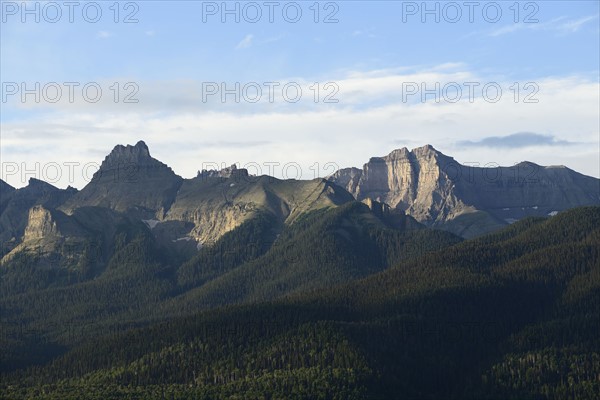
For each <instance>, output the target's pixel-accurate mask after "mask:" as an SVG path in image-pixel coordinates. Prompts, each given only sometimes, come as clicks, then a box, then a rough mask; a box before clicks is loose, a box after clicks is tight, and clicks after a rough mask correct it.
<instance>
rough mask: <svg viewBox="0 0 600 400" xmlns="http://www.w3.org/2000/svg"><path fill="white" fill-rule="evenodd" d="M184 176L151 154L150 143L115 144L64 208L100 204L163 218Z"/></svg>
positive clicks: (69, 209) (123, 210)
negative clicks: (148, 144)
mask: <svg viewBox="0 0 600 400" xmlns="http://www.w3.org/2000/svg"><path fill="white" fill-rule="evenodd" d="M182 183H183V179H182V178H181V177H180V176H178V175H176V174H175V173H174V172H173V170H172V169H171V168H169V167H168V166H167V165H165V164H163V163H161V162H160V161H158V160H156V159H154V158H152V157H151V156H150V151H149V150H148V146H146V143H144V142H143V141H139V142H138V143H137V144H136V145H135V146H130V145H127V146H121V145H118V146H116V147H115V148H114V149H113V150H112V151H111V152H110V154H109V155H108V156H106V158H105V159H104V161H103V162H102V164H101V165H100V168H99V169H98V171H96V173H95V174H94V176H93V177H92V180H91V181H90V182H89V183H88V184H87V185H86V186H85V187H84V188H83V189H82V190H81V191H80V192H79V193H77V195H76V196H74V197H73V198H72V199H70V200H69V201H67V202H66V203H65V204H64V205H62V207H61V209H63V210H64V211H65V212H67V213H70V212H72V211H73V210H74V209H76V208H78V207H85V206H100V207H106V208H110V209H112V210H115V211H121V212H128V213H133V214H135V215H137V216H139V217H141V218H155V217H157V216H158V218H162V217H163V216H164V214H165V213H166V212H167V210H168V209H169V207H170V205H171V204H172V203H173V201H174V200H175V196H176V194H177V190H178V189H179V187H180V186H181V184H182Z"/></svg>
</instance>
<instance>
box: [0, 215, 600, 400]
mask: <svg viewBox="0 0 600 400" xmlns="http://www.w3.org/2000/svg"><path fill="white" fill-rule="evenodd" d="M336 212H337V213H339V214H336V213H333V214H331V216H330V217H331V219H328V218H323V217H321V216H318V217H317V220H318V221H320V222H322V223H323V224H325V226H320V227H319V225H318V224H316V225H312V226H314V227H315V229H317V228H316V227H318V229H319V230H323V229H324V231H325V232H327V231H328V227H329V229H333V231H338V230H340V229H342V228H341V227H343V229H342V230H343V232H344V233H341V231H340V234H341V236H335V235H334V237H337V238H338V239H337V240H342V239H341V238H344V239H345V240H350V243H354V242H353V240H354V239H355V238H356V237H360V235H365V233H362V234H361V233H359V232H354V231H353V227H352V226H351V224H348V223H346V222H344V221H345V219H349V220H353V219H354V220H355V219H356V218H357V216H356V213H357V214H358V216H360V215H361V212H362V211H361V207H359V206H348V209H347V210H345V212H346V214H344V211H342V210H337V211H336ZM353 213H355V214H353ZM353 215H355V216H353ZM367 217H368V218H371V217H372V216H370V215H369V214H367ZM339 218H341V219H339ZM307 221H308V219H307ZM328 224H331V225H328ZM374 225H375V226H377V225H379V224H378V223H375V224H374ZM261 226H262V227H267V226H268V223H267V221H263V222H262V223H258V224H257V225H256V228H253V229H257V230H259V231H262V232H268V229H262V228H260V227H261ZM365 226H368V224H366V225H365ZM294 229H298V230H300V231H302V230H303V229H310V228H309V227H305V226H303V225H302V224H299V225H298V226H297V227H296V228H294ZM381 232H384V230H381ZM416 232H418V234H420V235H421V234H422V233H421V232H422V231H421V230H419V231H416ZM355 234H356V235H359V236H353V235H355ZM366 235H367V236H368V237H371V238H373V242H372V243H375V244H377V243H380V244H381V243H384V242H385V243H388V244H387V245H389V243H390V240H391V239H390V238H389V237H387V238H386V239H385V240H382V239H378V235H380V234H377V233H375V234H373V233H370V231H369V230H368V229H367V230H366ZM400 235H401V234H400ZM266 236H268V235H266ZM294 236H296V237H302V235H301V233H299V232H296V233H295V235H294ZM282 237H283V238H285V233H281V235H280V238H282ZM324 237H325V239H324V240H323V242H324V243H325V245H324V246H323V248H327V245H326V243H327V239H326V238H327V235H326V234H325V236H324ZM391 237H393V235H392V236H391ZM306 240H309V239H308V238H307V239H306ZM301 243H302V241H300V242H299V246H300V245H301ZM392 243H394V242H393V241H392ZM397 243H403V242H402V241H401V240H399V241H398V242H397ZM598 243H600V208H598V207H587V208H579V209H574V210H571V211H567V212H564V213H561V214H559V215H557V216H555V217H552V218H548V219H525V220H522V221H520V222H517V223H515V224H513V225H511V226H510V227H508V228H506V229H504V230H503V231H500V232H497V233H494V234H491V235H489V236H484V237H481V238H479V239H474V240H470V241H466V242H462V243H457V244H454V245H453V246H451V247H446V248H444V249H441V250H438V251H433V252H424V253H420V254H419V251H416V252H414V253H411V256H410V257H409V256H406V257H402V256H400V257H398V258H396V259H394V258H391V259H387V258H385V260H386V261H385V262H384V263H383V264H381V265H382V266H381V267H379V268H380V269H381V270H382V272H379V273H375V274H371V275H368V276H366V277H365V278H363V279H360V280H351V281H347V282H346V283H344V282H343V281H341V282H338V284H337V285H335V286H329V287H325V288H320V289H319V288H318V287H314V290H310V291H302V292H300V291H294V290H292V291H290V292H288V293H286V294H285V296H284V297H279V298H278V299H275V298H274V299H273V300H270V301H268V302H259V303H250V304H246V305H231V306H227V307H224V308H216V309H212V310H207V311H201V312H199V313H196V314H189V315H187V316H181V317H174V318H167V319H163V320H162V321H157V322H156V323H150V324H149V325H146V326H140V327H138V328H133V329H129V330H125V329H124V327H121V328H117V326H116V325H112V328H111V331H110V332H104V334H103V335H102V336H95V335H91V336H87V337H86V338H85V339H84V340H80V341H79V342H77V343H78V344H75V345H74V347H73V348H71V349H70V350H67V351H66V353H64V354H62V355H60V353H61V351H60V349H57V350H56V354H57V357H55V358H53V359H52V360H51V361H49V363H47V364H45V365H38V366H32V367H29V368H25V369H21V370H14V369H13V370H12V371H6V372H5V373H4V375H3V376H2V395H3V398H7V399H8V398H40V399H76V398H97V399H105V398H129V399H153V398H154V399H163V398H165V399H171V398H175V399H190V398H201V399H202V398H205V399H218V398H256V399H262V398H273V399H274V398H292V399H319V398H321V399H382V398H409V399H430V398H445V399H453V398H454V399H465V398H480V399H595V398H598V396H599V395H600V340H599V336H598V332H599V331H600V315H599V314H598V312H597V310H598V306H599V305H600V304H599V303H600V300H599V299H600V262H599V259H600V249H599V246H598ZM313 244H314V243H311V245H313ZM142 245H143V241H142V242H139V241H138V240H137V239H136V240H134V241H132V242H131V243H130V244H129V246H134V247H136V246H137V247H139V246H142ZM361 246H362V244H361ZM385 246H386V245H383V246H382V245H375V246H374V247H373V248H372V249H373V250H372V251H373V253H369V254H370V255H373V254H376V251H375V250H376V249H380V250H381V249H385ZM137 247H136V248H137ZM274 247H275V246H272V247H271V249H273V248H274ZM350 247H357V246H350ZM392 247H394V248H396V249H398V248H402V246H401V245H400V247H398V244H396V245H395V246H392ZM300 248H301V247H300ZM317 248H318V247H317ZM366 248H367V249H368V248H369V247H368V246H367V247H366ZM129 250H130V251H128V252H127V254H128V255H131V257H134V256H135V252H134V251H131V250H132V249H131V248H130V249H129ZM421 250H425V249H421ZM319 252H320V251H319V250H315V251H314V252H313V254H312V255H311V256H310V257H311V260H312V259H314V258H313V257H317V255H318V254H319ZM402 253H403V254H406V251H403V252H402ZM382 254H390V252H389V251H388V252H384V253H382ZM276 255H277V251H276V248H275V250H268V251H266V252H262V250H261V249H260V248H256V250H252V251H250V252H248V253H246V255H245V256H243V257H245V258H246V259H247V260H249V261H248V263H245V264H244V265H245V266H243V268H242V271H243V270H244V269H245V268H255V267H249V266H248V265H254V264H253V262H255V261H256V260H259V259H261V258H264V260H265V262H264V263H261V265H268V260H269V259H270V258H269V257H275V256H276ZM322 257H323V258H322V260H323V261H327V260H328V258H327V255H326V253H324V254H323V255H322ZM386 257H387V256H386ZM317 259H318V258H317ZM253 260H254V261H253ZM357 260H358V261H361V260H362V259H361V258H357ZM382 260H383V259H382ZM140 261H141V260H138V261H137V262H138V263H140V265H139V271H140V272H142V271H153V269H152V265H153V264H152V262H150V260H145V262H140ZM205 263H206V262H205V261H202V260H201V258H197V259H194V260H192V261H190V264H189V265H188V266H187V267H186V268H187V269H188V270H189V271H195V270H196V269H197V268H199V265H204V264H205ZM386 263H391V264H392V265H393V266H391V267H389V268H387V269H385V265H386ZM232 264H234V263H232ZM358 264H359V263H357V265H358ZM302 265H303V264H302V263H300V266H302ZM325 266H326V265H325V264H323V267H325ZM338 268H340V269H339V270H338V271H344V270H346V271H353V270H354V269H353V268H350V269H345V268H344V265H341V266H339V267H338ZM235 270H236V268H233V269H229V268H226V269H225V271H224V273H223V274H221V275H220V276H221V279H223V278H224V277H225V276H227V274H230V273H232V272H233V271H235ZM182 271H183V270H182ZM227 271H229V272H227ZM154 273H155V274H157V275H158V276H163V275H164V276H165V278H164V281H165V282H171V284H172V285H175V283H174V282H176V280H177V279H180V280H182V282H196V283H198V282H201V280H202V278H201V277H202V276H203V275H202V274H193V273H192V274H188V275H184V274H183V272H182V275H180V276H179V277H177V275H171V278H169V274H168V273H166V272H164V271H160V270H159V271H154ZM161 274H162V275H161ZM210 274H217V273H212V272H211V273H210ZM210 274H209V275H210ZM365 275H367V274H365ZM114 276H118V274H117V272H116V271H115V275H114ZM184 276H191V277H192V278H191V280H188V281H186V280H185V278H184ZM211 276H212V275H211ZM352 276H353V277H356V275H352ZM236 281H237V280H236V279H234V278H231V280H230V279H229V278H228V279H226V280H224V281H223V282H236ZM242 281H244V280H243V279H241V280H240V281H237V282H242ZM307 281H310V279H307ZM290 282H295V280H294V279H291V280H290ZM332 282H333V281H332ZM228 284H230V285H234V284H233V283H228ZM165 285H166V286H168V285H167V284H165ZM192 285H193V284H192ZM237 285H238V284H237V283H236V284H235V285H234V286H231V287H235V288H238V287H239V286H237ZM173 287H174V286H171V288H170V290H171V291H172V290H173ZM246 287H250V288H252V287H253V284H252V283H250V284H248V285H247V286H246ZM264 290H265V289H261V290H259V291H258V292H257V293H264ZM156 293H157V294H156V296H157V297H158V298H160V297H161V296H167V297H168V296H169V293H170V292H169V289H165V290H164V291H163V292H162V294H161V291H160V289H157V292H156ZM271 293H272V292H271ZM205 296H207V295H205ZM173 298H177V296H174V297H171V300H169V301H174V300H172V299H173ZM198 298H199V297H198V295H197V294H194V295H193V296H192V300H189V299H187V298H186V300H185V302H184V303H185V304H189V303H188V301H193V302H197V301H198ZM205 298H206V297H205ZM244 298H246V299H253V298H252V297H244ZM22 299H23V300H25V297H23V298H22ZM256 300H258V298H256ZM12 301H13V303H12V304H13V307H14V306H15V305H16V303H14V301H16V300H14V299H13V300H12ZM30 301H31V300H30ZM6 304H7V303H6V302H5V303H4V304H3V307H5V305H6ZM195 304H198V303H195ZM26 305H27V304H25V303H24V304H22V307H23V308H25V306H26ZM143 308H144V307H143V306H142V305H139V308H138V310H141V309H143ZM166 309H169V310H171V311H173V310H174V308H172V307H167V308H166ZM129 312H131V313H132V315H133V314H135V311H134V310H130V311H129ZM5 340H7V335H6V334H5V335H4V337H3V341H5Z"/></svg>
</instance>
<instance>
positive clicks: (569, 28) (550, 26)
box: [488, 15, 598, 37]
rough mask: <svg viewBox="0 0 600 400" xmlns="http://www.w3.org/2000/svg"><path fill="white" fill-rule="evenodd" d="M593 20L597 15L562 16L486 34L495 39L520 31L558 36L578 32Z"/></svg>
mask: <svg viewBox="0 0 600 400" xmlns="http://www.w3.org/2000/svg"><path fill="white" fill-rule="evenodd" d="M595 19H598V15H588V16H586V17H581V18H578V19H567V17H566V16H562V17H558V18H554V19H552V20H550V21H548V22H543V23H518V24H511V25H507V26H503V27H501V28H498V29H494V30H492V31H490V32H488V36H492V37H497V36H502V35H507V34H510V33H514V32H518V31H522V30H530V31H555V32H557V33H559V34H569V33H575V32H577V31H579V29H580V28H581V27H582V26H583V25H585V24H587V23H588V22H590V21H593V20H595Z"/></svg>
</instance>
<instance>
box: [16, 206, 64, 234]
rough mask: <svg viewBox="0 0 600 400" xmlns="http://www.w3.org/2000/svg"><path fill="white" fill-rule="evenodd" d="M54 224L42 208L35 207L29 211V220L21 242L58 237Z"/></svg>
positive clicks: (48, 212)
mask: <svg viewBox="0 0 600 400" xmlns="http://www.w3.org/2000/svg"><path fill="white" fill-rule="evenodd" d="M58 235H59V232H58V228H57V227H56V222H55V221H54V220H53V219H52V214H51V213H50V211H49V210H47V209H45V208H44V207H43V206H35V207H33V208H32V209H31V210H29V218H28V221H27V227H26V228H25V234H24V235H23V241H28V240H35V239H41V238H43V237H49V236H58Z"/></svg>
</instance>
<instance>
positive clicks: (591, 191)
mask: <svg viewBox="0 0 600 400" xmlns="http://www.w3.org/2000/svg"><path fill="white" fill-rule="evenodd" d="M328 179H329V180H330V181H332V182H335V183H336V184H338V185H340V186H342V187H344V188H346V190H348V191H349V192H350V193H352V195H353V196H354V197H355V198H356V199H357V200H363V199H366V198H370V199H373V200H377V201H380V202H383V203H387V204H389V205H390V207H392V208H396V209H399V210H402V211H405V212H406V213H407V214H408V215H411V216H413V217H414V218H415V219H416V220H417V221H419V222H422V223H424V224H426V225H428V226H433V227H439V228H441V229H446V230H449V231H451V232H454V233H456V234H459V235H461V236H463V237H473V236H477V235H480V234H482V233H486V232H490V231H493V230H495V229H498V228H500V227H502V226H505V225H508V224H510V223H513V222H515V221H517V220H519V219H521V218H524V217H526V216H548V215H554V214H556V213H557V212H560V211H564V210H567V209H569V208H573V207H579V206H586V205H599V204H600V180H598V179H596V178H592V177H589V176H585V175H582V174H579V173H577V172H575V171H573V170H571V169H569V168H566V167H562V166H561V167H543V166H540V165H537V164H534V163H530V162H523V163H520V164H517V165H515V166H513V167H493V168H481V167H475V166H467V165H461V164H459V163H458V162H456V161H455V160H454V159H453V158H452V157H448V156H446V155H444V154H442V153H441V152H439V151H437V150H435V149H434V148H433V147H432V146H430V145H427V146H423V147H419V148H416V149H413V150H412V151H409V150H408V149H406V148H402V149H399V150H394V151H392V152H391V153H390V154H388V155H387V156H384V157H373V158H371V159H370V160H369V162H368V163H366V164H365V165H364V166H363V168H362V169H358V168H345V169H341V170H339V171H337V172H335V173H334V174H332V175H331V176H329V177H328Z"/></svg>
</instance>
